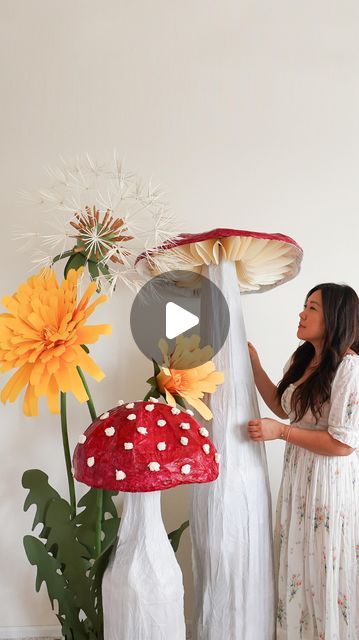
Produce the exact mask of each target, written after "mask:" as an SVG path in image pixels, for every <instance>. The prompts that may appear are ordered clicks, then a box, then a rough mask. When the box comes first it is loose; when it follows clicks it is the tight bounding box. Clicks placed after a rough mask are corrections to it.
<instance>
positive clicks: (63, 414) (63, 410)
mask: <svg viewBox="0 0 359 640" xmlns="http://www.w3.org/2000/svg"><path fill="white" fill-rule="evenodd" d="M60 407H61V432H62V444H63V447H64V454H65V462H66V472H67V481H68V484H69V494H70V504H71V510H72V514H73V517H75V516H76V496H75V483H74V479H73V475H72V471H71V454H70V447H69V436H68V432H67V415H66V393H63V392H62V391H61V393H60Z"/></svg>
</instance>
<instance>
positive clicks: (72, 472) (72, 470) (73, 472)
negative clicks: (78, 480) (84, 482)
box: [71, 467, 75, 478]
mask: <svg viewBox="0 0 359 640" xmlns="http://www.w3.org/2000/svg"><path fill="white" fill-rule="evenodd" d="M71 475H72V477H73V478H74V477H75V469H74V468H73V467H71Z"/></svg>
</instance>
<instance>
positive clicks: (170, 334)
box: [130, 270, 230, 368]
mask: <svg viewBox="0 0 359 640" xmlns="http://www.w3.org/2000/svg"><path fill="white" fill-rule="evenodd" d="M229 321H230V320H229V309H228V305H227V302H226V299H225V297H224V295H223V293H222V292H221V291H220V289H219V288H218V287H217V286H216V285H215V284H213V282H211V281H210V280H209V279H208V278H206V277H205V276H202V275H200V274H198V273H194V272H193V271H185V270H176V271H167V272H165V273H162V274H161V275H159V276H156V277H155V278H152V279H151V280H149V281H148V282H147V283H146V284H145V285H144V286H143V287H142V288H141V289H140V291H139V292H138V293H137V295H136V297H135V299H134V302H133V304H132V308H131V316H130V323H131V331H132V335H133V338H134V340H135V342H136V344H137V346H138V348H139V349H140V351H142V353H143V354H144V355H145V356H146V358H149V360H155V361H156V362H157V363H158V364H160V365H161V364H162V361H163V355H162V353H161V351H160V348H159V346H158V343H159V341H160V340H161V339H163V340H165V341H166V342H167V344H168V353H172V351H173V350H174V348H175V346H176V338H178V337H179V336H184V337H187V338H189V337H191V336H194V335H197V336H199V337H200V343H199V346H200V347H201V348H203V347H206V346H207V345H210V346H211V347H212V349H213V355H215V354H216V353H218V351H219V350H220V349H221V348H222V346H223V344H224V342H225V340H226V338H227V335H228V331H229ZM198 364H199V363H197V362H192V363H188V364H186V366H185V367H184V368H191V367H195V366H198ZM200 364H204V363H203V362H201V363H200Z"/></svg>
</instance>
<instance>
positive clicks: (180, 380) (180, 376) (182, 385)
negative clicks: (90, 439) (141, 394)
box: [156, 335, 224, 420]
mask: <svg viewBox="0 0 359 640" xmlns="http://www.w3.org/2000/svg"><path fill="white" fill-rule="evenodd" d="M199 343H200V337H199V336H196V335H194V336H191V338H184V337H181V336H180V337H178V338H176V347H175V349H174V351H173V353H172V354H171V355H169V354H168V345H167V343H166V341H165V340H160V343H159V346H160V349H161V351H162V354H163V358H164V365H165V366H162V367H161V371H160V373H159V374H158V375H157V377H156V382H157V387H158V390H159V391H160V392H161V393H164V394H165V396H166V402H167V403H168V404H170V405H171V406H173V407H174V406H175V405H176V401H175V398H174V397H173V396H174V395H179V396H181V398H183V399H184V400H185V401H186V402H187V403H188V404H189V405H191V406H192V407H194V408H195V409H196V410H197V411H198V413H200V414H201V416H202V417H203V418H205V420H210V419H211V418H212V417H213V416H212V412H211V411H210V409H209V408H208V407H207V406H206V405H205V404H204V402H202V398H203V397H204V394H205V393H214V392H215V391H216V386H217V385H218V384H222V383H223V382H224V374H223V373H221V372H219V371H216V366H215V364H214V362H212V361H211V360H210V361H208V359H209V358H210V357H211V356H212V354H213V350H212V348H211V347H209V346H207V347H203V348H202V349H200V348H199ZM201 363H203V364H201ZM194 365H195V366H194ZM186 367H190V368H186Z"/></svg>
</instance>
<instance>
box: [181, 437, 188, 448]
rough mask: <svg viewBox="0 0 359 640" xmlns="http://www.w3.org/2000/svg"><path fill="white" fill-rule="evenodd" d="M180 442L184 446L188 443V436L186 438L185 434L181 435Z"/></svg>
mask: <svg viewBox="0 0 359 640" xmlns="http://www.w3.org/2000/svg"><path fill="white" fill-rule="evenodd" d="M181 444H183V446H184V447H185V446H186V445H187V444H188V438H186V437H185V436H182V437H181Z"/></svg>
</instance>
